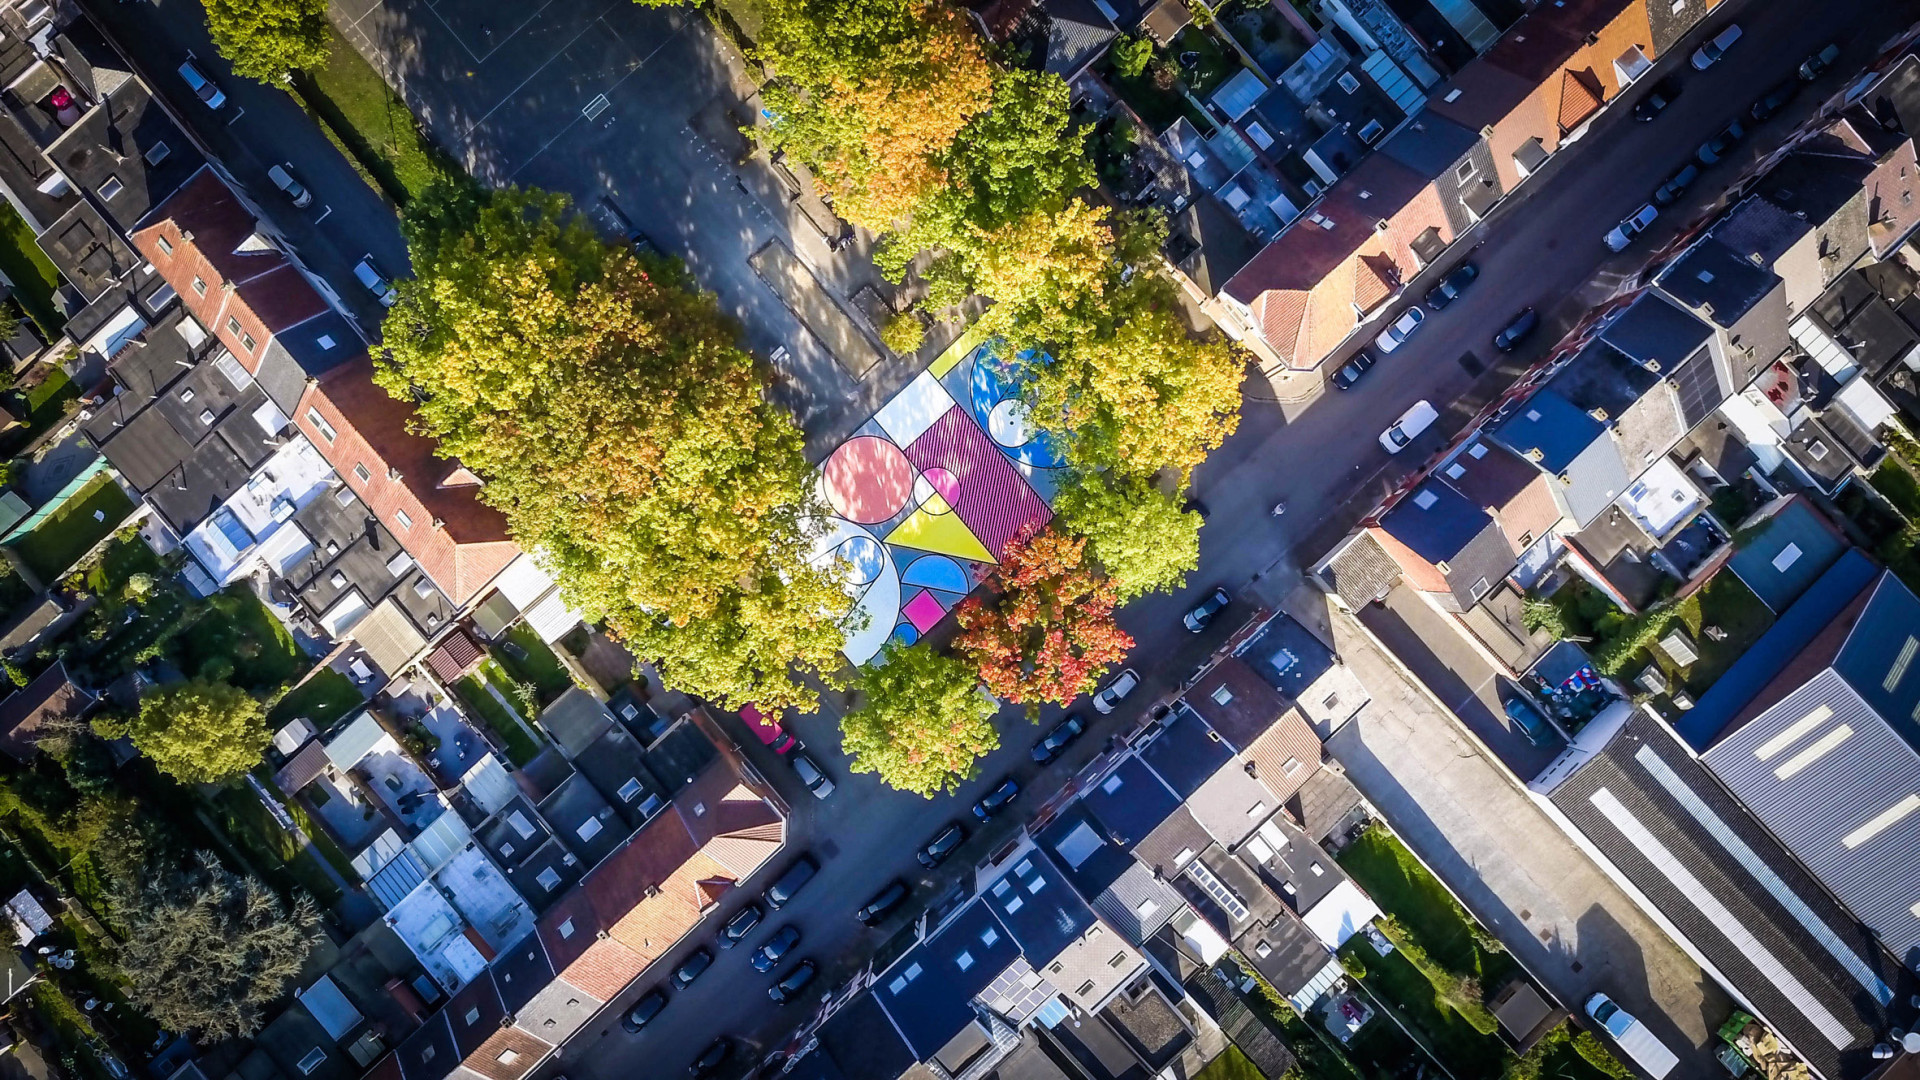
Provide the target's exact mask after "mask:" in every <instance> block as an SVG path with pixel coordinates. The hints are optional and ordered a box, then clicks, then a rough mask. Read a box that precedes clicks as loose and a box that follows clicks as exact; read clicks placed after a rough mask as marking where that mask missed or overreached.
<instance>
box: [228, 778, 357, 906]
mask: <svg viewBox="0 0 1920 1080" xmlns="http://www.w3.org/2000/svg"><path fill="white" fill-rule="evenodd" d="M208 810H209V811H210V812H211V813H212V815H213V817H214V820H216V821H218V822H219V823H220V827H221V828H222V829H223V830H225V832H226V834H227V837H228V838H229V839H231V840H232V841H233V842H234V844H235V845H236V846H238V847H239V848H240V850H242V851H244V852H246V853H247V858H248V859H250V860H252V862H253V864H254V865H255V866H256V867H258V868H259V870H260V872H261V873H263V874H268V875H272V876H273V877H274V878H277V879H279V880H277V881H276V882H275V884H278V885H281V886H282V887H283V888H284V887H285V886H286V885H288V884H291V885H297V886H299V887H300V888H302V889H305V890H306V891H307V892H308V893H310V894H312V896H313V898H314V899H315V900H318V901H319V902H320V903H322V904H332V903H334V902H335V901H337V900H339V899H340V897H341V891H340V887H339V886H338V885H335V884H334V882H333V879H332V878H331V877H328V876H327V872H326V870H325V869H324V868H323V867H320V866H318V865H315V860H314V857H313V855H312V854H311V853H310V852H308V851H307V850H306V849H305V848H304V847H303V846H302V845H301V843H300V841H299V840H298V839H296V838H295V837H294V835H293V834H292V833H289V832H288V831H287V830H285V829H283V828H281V827H280V823H279V822H278V821H275V820H274V819H273V815H272V814H271V813H269V812H268V811H267V808H266V807H265V806H262V805H261V804H260V800H259V799H258V798H257V797H255V795H254V794H253V791H252V789H250V788H248V787H246V786H245V785H233V786H229V787H225V788H222V789H221V790H220V793H219V794H218V795H215V796H214V797H213V799H212V800H211V805H210V806H209V807H208Z"/></svg>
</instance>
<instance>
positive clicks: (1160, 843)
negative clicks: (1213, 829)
mask: <svg viewBox="0 0 1920 1080" xmlns="http://www.w3.org/2000/svg"><path fill="white" fill-rule="evenodd" d="M1211 843H1213V837H1212V836H1211V835H1210V834H1209V833H1208V832H1207V830H1206V829H1205V828H1203V827H1202V826H1201V824H1200V822H1199V821H1198V820H1196V819H1195V818H1194V816H1193V814H1192V813H1191V812H1189V811H1188V810H1187V808H1186V807H1185V806H1181V807H1178V808H1176V809H1175V810H1174V812H1173V813H1171V814H1169V815H1168V816H1167V819H1166V820H1165V821H1163V822H1161V823H1160V825H1159V827H1158V828H1156V829H1154V830H1153V831H1152V832H1150V833H1148V834H1147V836H1146V839H1144V840H1142V841H1140V842H1139V843H1138V844H1136V845H1134V848H1133V857H1134V858H1136V859H1138V860H1140V862H1141V863H1143V864H1145V865H1146V866H1147V867H1148V868H1149V869H1151V870H1153V871H1154V872H1156V873H1158V874H1159V875H1160V876H1161V877H1162V878H1165V879H1171V878H1172V877H1173V876H1174V875H1175V874H1177V873H1179V872H1180V869H1181V868H1182V867H1184V866H1185V865H1186V864H1187V861H1188V860H1189V859H1192V858H1193V857H1195V856H1196V855H1199V854H1200V852H1202V851H1204V850H1206V847H1207V845H1208V844H1211Z"/></svg>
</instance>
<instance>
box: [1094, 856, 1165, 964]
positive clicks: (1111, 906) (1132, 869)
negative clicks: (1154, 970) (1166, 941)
mask: <svg viewBox="0 0 1920 1080" xmlns="http://www.w3.org/2000/svg"><path fill="white" fill-rule="evenodd" d="M1128 862H1129V864H1130V865H1129V866H1128V867H1127V868H1126V869H1125V870H1124V871H1122V872H1121V874H1120V876H1119V877H1117V878H1114V879H1113V882H1112V884H1110V885H1108V886H1107V887H1106V888H1105V889H1102V890H1101V891H1100V893H1099V894H1098V895H1096V896H1094V897H1092V898H1091V901H1090V904H1091V906H1092V908H1093V910H1094V911H1095V912H1096V913H1097V914H1098V915H1099V916H1100V917H1101V918H1102V919H1104V920H1106V923H1107V925H1108V926H1111V927H1113V928H1114V929H1115V930H1117V931H1119V933H1120V936H1121V937H1124V938H1126V939H1127V940H1128V941H1130V942H1132V943H1133V944H1135V945H1139V944H1141V943H1142V942H1144V941H1146V940H1147V939H1148V938H1150V937H1152V936H1153V933H1154V931H1156V930H1158V929H1160V928H1161V927H1162V926H1165V925H1166V923H1167V920H1168V919H1171V918H1173V913H1174V911H1175V910H1176V909H1177V908H1178V907H1179V906H1180V898H1179V897H1178V896H1175V895H1174V893H1173V890H1172V889H1169V888H1167V886H1166V885H1165V884H1164V883H1162V882H1159V881H1155V880H1154V877H1153V872H1152V871H1150V870H1148V869H1147V868H1146V867H1144V866H1142V865H1140V863H1138V862H1136V861H1133V860H1132V859H1129V860H1128Z"/></svg>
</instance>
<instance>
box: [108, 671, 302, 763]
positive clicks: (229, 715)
mask: <svg viewBox="0 0 1920 1080" xmlns="http://www.w3.org/2000/svg"><path fill="white" fill-rule="evenodd" d="M93 728H94V730H95V731H96V732H98V733H99V734H100V735H101V737H102V738H107V739H119V738H126V739H131V740H133V745H134V746H135V747H137V748H138V749H139V751H140V752H141V753H143V754H145V755H147V756H148V757H150V758H152V759H153V763H154V764H155V765H158V766H159V767H160V769H161V770H162V771H163V772H166V773H168V774H170V775H172V776H173V777H175V778H177V779H179V780H184V781H186V782H187V783H189V784H207V783H214V782H217V781H220V780H225V779H228V778H229V777H234V776H238V775H240V774H241V773H243V772H246V771H247V770H248V769H251V768H252V767H254V766H255V765H257V764H259V763H260V755H261V754H262V753H264V752H265V751H266V749H267V742H268V740H269V739H270V738H272V733H271V732H269V731H268V730H267V707H266V706H265V705H264V704H262V703H261V702H260V700H259V699H258V698H256V697H254V696H253V695H252V694H249V693H247V692H246V691H245V690H242V689H240V688H239V687H237V686H229V685H228V684H226V683H213V682H206V681H203V680H200V679H195V680H193V681H192V682H185V683H178V684H176V685H173V686H169V687H164V688H162V689H159V690H152V691H149V692H148V693H147V694H146V696H145V697H142V698H141V699H140V712H139V713H138V714H137V715H135V716H133V717H107V718H104V719H100V720H95V721H94V722H93Z"/></svg>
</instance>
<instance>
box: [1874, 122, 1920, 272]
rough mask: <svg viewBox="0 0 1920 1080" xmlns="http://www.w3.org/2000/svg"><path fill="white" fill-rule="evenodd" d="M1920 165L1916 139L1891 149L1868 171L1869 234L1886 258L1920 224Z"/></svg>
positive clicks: (1876, 249) (1877, 249) (1875, 251)
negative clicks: (1919, 190)
mask: <svg viewBox="0 0 1920 1080" xmlns="http://www.w3.org/2000/svg"><path fill="white" fill-rule="evenodd" d="M1917 184H1920V167H1916V164H1915V160H1914V148H1913V140H1912V139H1907V140H1906V141H1905V142H1902V143H1901V144H1900V145H1898V146H1896V147H1894V148H1893V149H1892V150H1889V151H1888V152H1887V153H1886V155H1885V156H1883V157H1882V158H1881V159H1880V161H1879V163H1878V164H1877V165H1875V166H1874V170H1873V172H1872V173H1870V174H1868V176H1867V182H1866V188H1867V216H1868V222H1867V237H1868V239H1869V240H1871V241H1872V243H1873V253H1874V255H1876V256H1882V257H1884V256H1885V255H1886V254H1887V252H1888V251H1890V250H1892V248H1893V247H1894V246H1895V245H1897V244H1899V243H1900V241H1901V240H1903V239H1905V238H1906V236H1907V234H1908V233H1910V232H1912V231H1913V228H1914V226H1915V225H1917V224H1920V194H1916V192H1915V185H1917Z"/></svg>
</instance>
